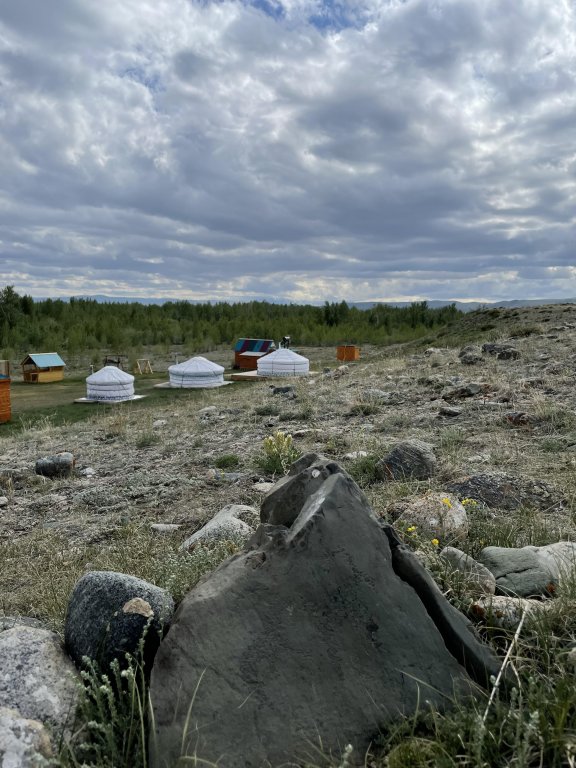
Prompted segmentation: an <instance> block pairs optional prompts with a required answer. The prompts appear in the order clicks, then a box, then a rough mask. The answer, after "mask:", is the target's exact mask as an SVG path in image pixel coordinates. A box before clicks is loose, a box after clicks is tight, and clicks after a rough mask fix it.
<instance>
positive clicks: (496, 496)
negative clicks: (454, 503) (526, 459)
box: [446, 473, 562, 509]
mask: <svg viewBox="0 0 576 768" xmlns="http://www.w3.org/2000/svg"><path fill="white" fill-rule="evenodd" d="M446 487H447V489H448V490H449V491H451V492H452V493H455V494H456V495H457V496H459V497H460V498H461V499H463V498H469V499H474V500H475V501H479V502H482V503H483V504H486V506H487V507H491V508H495V509H518V507H521V506H531V507H538V508H540V509H543V508H544V509H550V508H552V507H555V506H561V505H562V500H561V499H559V497H558V494H557V492H556V491H555V490H554V489H553V488H551V487H550V486H549V485H547V483H545V482H543V481H541V480H534V481H532V482H528V481H526V480H521V479H520V478H517V477H512V476H510V475H506V474H503V473H498V474H497V473H494V474H483V475H470V476H468V477H466V478H464V479H462V480H458V481H456V482H453V483H449V484H448V485H447V486H446Z"/></svg>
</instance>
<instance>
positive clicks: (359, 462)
mask: <svg viewBox="0 0 576 768" xmlns="http://www.w3.org/2000/svg"><path fill="white" fill-rule="evenodd" d="M379 461H380V457H379V456H376V455H374V454H369V455H368V456H360V457H359V458H357V459H353V460H352V461H351V462H350V465H349V466H347V470H348V473H349V474H350V475H351V476H352V477H353V478H354V480H356V482H357V483H358V485H359V486H360V487H361V488H366V487H367V486H370V485H374V484H375V483H379V482H380V479H379V478H378V476H377V474H376V465H377V464H378V462H379Z"/></svg>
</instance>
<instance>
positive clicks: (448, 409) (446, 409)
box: [438, 405, 462, 418]
mask: <svg viewBox="0 0 576 768" xmlns="http://www.w3.org/2000/svg"><path fill="white" fill-rule="evenodd" d="M461 413H462V409H461V408H453V407H452V406H450V405H443V406H442V407H441V408H440V410H439V411H438V414H439V415H440V416H448V417H450V418H454V417H456V416H460V414H461Z"/></svg>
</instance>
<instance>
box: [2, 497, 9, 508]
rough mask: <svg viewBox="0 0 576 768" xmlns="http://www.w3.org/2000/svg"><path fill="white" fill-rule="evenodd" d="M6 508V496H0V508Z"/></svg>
mask: <svg viewBox="0 0 576 768" xmlns="http://www.w3.org/2000/svg"><path fill="white" fill-rule="evenodd" d="M7 506H8V497H7V496H0V508H1V507H7Z"/></svg>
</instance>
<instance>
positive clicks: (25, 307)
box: [0, 286, 461, 358]
mask: <svg viewBox="0 0 576 768" xmlns="http://www.w3.org/2000/svg"><path fill="white" fill-rule="evenodd" d="M460 315H461V312H459V310H457V309H456V308H455V307H454V306H453V305H450V306H447V307H443V308H441V309H430V308H429V307H428V305H427V304H426V302H425V301H422V302H417V303H414V304H411V305H410V306H408V307H391V306H388V305H386V304H378V305H376V306H375V307H373V308H372V309H367V310H362V309H358V308H356V307H353V306H349V305H348V304H347V303H346V302H345V301H342V302H339V303H338V302H336V303H329V302H326V303H325V304H324V306H311V305H296V304H290V305H285V304H269V303H268V302H263V301H251V302H246V303H238V304H227V303H218V304H190V303H188V302H186V301H176V302H168V303H166V304H162V305H157V304H151V305H146V304H139V303H137V302H134V303H130V304H120V303H99V302H97V301H95V300H92V299H74V298H72V299H70V301H62V300H61V299H46V300H43V301H34V300H33V299H32V298H31V297H30V296H20V295H18V293H16V291H15V290H14V288H13V286H6V287H5V288H3V289H2V290H0V354H1V356H2V357H4V358H14V357H17V356H18V355H19V354H20V353H22V352H60V353H67V354H69V355H75V354H80V353H84V352H90V351H91V350H101V349H109V350H114V351H116V352H119V353H126V354H132V353H134V352H135V351H137V350H139V349H143V348H145V347H150V346H155V345H163V346H167V347H168V346H171V345H174V344H183V345H184V346H185V347H186V350H187V351H190V352H201V351H208V350H210V349H214V348H215V347H217V346H220V345H222V344H229V345H232V344H233V343H234V342H235V341H236V339H238V338H240V337H243V336H245V337H256V338H270V339H274V340H276V341H279V340H280V339H281V338H282V336H286V335H288V336H291V337H292V340H293V343H294V344H296V345H303V346H315V345H318V346H324V345H335V344H342V343H352V344H355V343H357V344H367V343H370V344H391V343H395V342H402V341H409V340H412V339H416V338H420V337H422V336H424V335H426V334H427V333H428V332H429V331H430V330H431V329H434V328H438V327H440V326H444V325H446V324H447V323H448V322H450V321H452V320H454V319H455V318H456V317H458V316H460Z"/></svg>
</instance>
